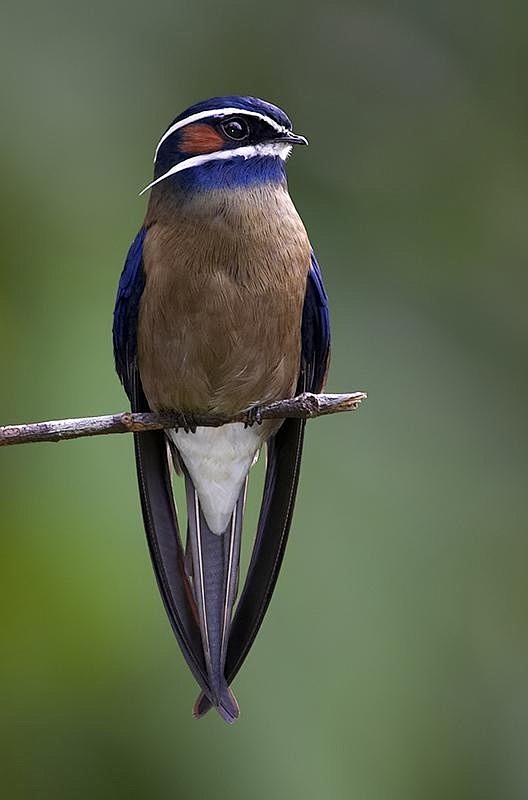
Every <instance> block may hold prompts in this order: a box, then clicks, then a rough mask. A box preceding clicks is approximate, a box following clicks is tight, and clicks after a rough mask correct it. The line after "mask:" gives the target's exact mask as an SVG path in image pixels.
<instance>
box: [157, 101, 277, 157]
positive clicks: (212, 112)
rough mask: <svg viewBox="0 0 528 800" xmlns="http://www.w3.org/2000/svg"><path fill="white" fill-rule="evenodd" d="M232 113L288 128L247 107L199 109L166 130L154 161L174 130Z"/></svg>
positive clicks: (274, 126)
mask: <svg viewBox="0 0 528 800" xmlns="http://www.w3.org/2000/svg"><path fill="white" fill-rule="evenodd" d="M231 114H240V115H241V116H249V117H256V118H257V119H260V120H262V121H263V122H267V123H268V125H270V126H271V127H272V128H274V129H275V130H276V131H277V133H285V132H286V128H285V127H284V126H283V125H279V123H278V122H275V120H274V119H272V118H271V117H267V116H266V114H259V112H258V111H246V109H245V108H211V109H209V111H198V112H197V113H196V114H191V116H190V117H185V118H184V119H180V120H178V122H175V123H174V125H171V126H170V128H169V129H168V130H167V131H165V133H164V134H163V136H162V137H161V139H160V140H159V142H158V146H157V147H156V152H155V153H154V161H156V159H157V157H158V151H159V149H160V147H161V145H162V144H163V142H164V141H165V139H168V137H169V136H172V134H173V133H174V131H177V130H179V129H180V128H184V127H185V125H190V124H191V123H192V122H198V120H200V119H207V117H229V116H231Z"/></svg>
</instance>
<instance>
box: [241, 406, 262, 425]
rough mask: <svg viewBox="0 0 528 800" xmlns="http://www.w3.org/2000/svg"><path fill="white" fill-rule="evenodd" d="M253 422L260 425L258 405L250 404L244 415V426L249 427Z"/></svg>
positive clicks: (260, 416) (260, 418)
mask: <svg viewBox="0 0 528 800" xmlns="http://www.w3.org/2000/svg"><path fill="white" fill-rule="evenodd" d="M255 423H256V424H257V425H262V414H261V411H260V406H252V407H251V408H250V409H248V411H246V413H245V415H244V428H251V427H253V425H255Z"/></svg>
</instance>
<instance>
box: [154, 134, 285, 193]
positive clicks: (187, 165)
mask: <svg viewBox="0 0 528 800" xmlns="http://www.w3.org/2000/svg"><path fill="white" fill-rule="evenodd" d="M291 150H292V148H291V145H289V144H286V143H285V142H268V143H267V144H251V145H247V147H236V148H234V149H233V150H217V151H216V152H215V153H204V155H201V156H192V158H186V159H185V161H180V162H179V164H175V165H174V167H171V168H170V169H169V170H168V172H166V173H165V174H164V175H160V177H159V178H156V180H155V181H152V183H149V185H148V186H145V188H144V189H142V190H141V191H140V193H139V194H140V195H142V194H144V193H145V192H148V190H149V189H152V187H153V186H155V185H156V184H157V183H160V182H161V181H164V180H165V178H169V177H170V176H171V175H175V174H176V173H177V172H183V170H184V169H191V168H192V167H200V166H201V165H202V164H207V163H208V162H209V161H223V160H225V159H227V158H244V159H246V158H254V157H255V156H278V157H279V158H282V160H283V161H286V159H287V158H288V156H289V155H290V153H291Z"/></svg>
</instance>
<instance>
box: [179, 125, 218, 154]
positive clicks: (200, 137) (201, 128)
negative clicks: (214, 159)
mask: <svg viewBox="0 0 528 800" xmlns="http://www.w3.org/2000/svg"><path fill="white" fill-rule="evenodd" d="M223 146H224V139H223V137H222V136H221V135H220V134H219V133H218V132H217V131H215V129H214V128H213V127H211V125H206V124H204V123H200V124H196V125H187V126H186V127H185V128H184V129H183V130H182V132H181V138H180V148H179V149H180V151H181V152H182V153H192V154H201V153H215V152H216V151H217V150H221V149H222V147H223Z"/></svg>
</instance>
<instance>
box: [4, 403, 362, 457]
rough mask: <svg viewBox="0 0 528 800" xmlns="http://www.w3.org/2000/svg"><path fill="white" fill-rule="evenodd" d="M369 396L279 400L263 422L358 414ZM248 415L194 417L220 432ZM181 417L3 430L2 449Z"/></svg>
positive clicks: (148, 426)
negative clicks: (346, 413) (227, 425)
mask: <svg viewBox="0 0 528 800" xmlns="http://www.w3.org/2000/svg"><path fill="white" fill-rule="evenodd" d="M366 397H367V395H366V394H365V393H364V392H354V393H353V394H311V393H310V392H305V393H304V394H300V395H298V396H297V397H292V398H291V399H289V400H277V401H276V402H274V403H268V404H267V405H263V406H261V407H260V409H259V411H260V417H261V419H286V418H288V417H297V418H303V419H310V418H312V417H322V416H325V415H326V414H337V413H338V412H340V411H354V410H355V409H356V408H358V406H359V405H360V403H361V402H362V401H363V400H365V399H366ZM245 421H246V414H244V413H241V414H236V415H235V416H233V417H229V418H226V417H219V416H214V417H213V416H204V417H201V416H194V418H193V422H195V423H196V424H197V425H200V426H203V427H210V428H218V427H219V426H220V425H226V424H227V423H229V422H245ZM177 426H178V424H177V417H175V416H173V415H171V414H132V413H131V412H128V411H125V412H123V413H121V414H109V415H107V416H104V417H81V418H79V419H59V420H50V421H49V422H31V423H28V424H24V425H6V426H4V427H0V447H3V446H7V445H11V444H27V443H29V442H61V441H63V440H65V439H79V438H81V437H82V436H101V435H103V434H108V433H132V432H134V431H139V432H140V431H154V430H159V429H161V428H175V427H177Z"/></svg>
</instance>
